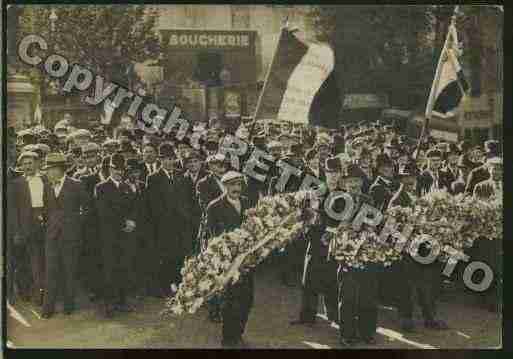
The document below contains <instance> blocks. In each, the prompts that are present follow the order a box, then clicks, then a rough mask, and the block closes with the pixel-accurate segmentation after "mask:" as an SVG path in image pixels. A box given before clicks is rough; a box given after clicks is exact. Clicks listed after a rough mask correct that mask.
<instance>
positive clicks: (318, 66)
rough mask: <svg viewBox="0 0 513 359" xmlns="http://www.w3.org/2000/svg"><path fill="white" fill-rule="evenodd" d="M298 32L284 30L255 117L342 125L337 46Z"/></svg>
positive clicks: (336, 126) (322, 124) (323, 125)
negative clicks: (336, 60)
mask: <svg viewBox="0 0 513 359" xmlns="http://www.w3.org/2000/svg"><path fill="white" fill-rule="evenodd" d="M294 32H295V30H289V29H288V28H287V27H284V28H283V29H282V31H281V34H280V38H279V40H278V46H277V48H276V51H275V53H274V56H273V59H272V62H271V65H270V67H269V70H268V71H267V75H266V78H265V82H264V86H263V89H262V92H261V94H260V98H259V100H258V104H257V109H256V113H255V117H254V118H255V120H256V121H258V120H262V119H272V120H274V119H276V120H278V121H288V122H292V123H303V124H310V125H314V126H322V127H328V128H338V127H339V126H338V115H339V113H340V109H341V107H342V99H341V95H340V91H339V89H338V86H337V81H336V78H335V73H334V72H333V69H334V67H335V54H334V52H333V49H332V48H331V47H330V46H329V45H327V44H322V43H310V42H307V41H304V40H301V39H299V38H298V37H297V36H296V35H295V34H294Z"/></svg>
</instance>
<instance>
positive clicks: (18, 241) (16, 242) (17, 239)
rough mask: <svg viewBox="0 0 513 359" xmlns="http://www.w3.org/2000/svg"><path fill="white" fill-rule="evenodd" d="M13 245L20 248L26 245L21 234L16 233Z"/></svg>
mask: <svg viewBox="0 0 513 359" xmlns="http://www.w3.org/2000/svg"><path fill="white" fill-rule="evenodd" d="M13 243H14V245H15V246H20V245H22V244H23V243H24V241H23V236H22V235H21V234H19V233H16V234H15V235H14V237H13Z"/></svg>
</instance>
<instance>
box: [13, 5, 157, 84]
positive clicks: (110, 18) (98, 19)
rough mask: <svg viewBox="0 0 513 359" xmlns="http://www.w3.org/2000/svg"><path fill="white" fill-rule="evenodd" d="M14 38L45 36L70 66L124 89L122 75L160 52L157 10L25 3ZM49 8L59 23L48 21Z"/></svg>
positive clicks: (129, 6) (124, 75)
mask: <svg viewBox="0 0 513 359" xmlns="http://www.w3.org/2000/svg"><path fill="white" fill-rule="evenodd" d="M22 9H23V11H22V15H21V17H20V31H18V39H21V38H22V37H23V36H25V35H27V34H28V33H33V34H38V35H40V36H42V37H44V38H45V39H46V40H47V41H48V43H49V44H51V47H52V48H53V50H54V51H55V52H57V53H59V54H61V55H63V56H65V57H66V58H67V60H68V61H69V62H70V63H78V64H80V65H81V66H86V67H88V68H89V69H91V70H92V71H94V72H95V74H98V75H103V76H105V77H106V78H107V79H108V80H111V81H115V82H117V83H119V84H120V85H125V86H126V85H128V83H127V81H126V80H127V78H126V74H127V73H129V72H130V68H131V66H133V64H134V63H136V62H144V61H146V60H149V59H155V58H157V57H158V55H159V53H160V44H159V38H158V35H157V33H156V31H155V25H156V20H157V13H156V10H155V9H153V8H151V7H149V6H144V5H79V6H77V5H73V6H71V5H70V6H66V5H59V6H53V7H52V6H48V5H26V6H23V7H22ZM52 9H53V10H54V11H55V15H57V20H55V21H54V26H53V29H52V22H51V21H50V15H51V13H52Z"/></svg>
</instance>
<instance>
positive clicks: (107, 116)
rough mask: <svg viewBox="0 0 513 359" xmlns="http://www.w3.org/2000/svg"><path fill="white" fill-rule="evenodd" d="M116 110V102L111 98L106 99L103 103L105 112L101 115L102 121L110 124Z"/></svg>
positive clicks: (104, 123) (103, 123)
mask: <svg viewBox="0 0 513 359" xmlns="http://www.w3.org/2000/svg"><path fill="white" fill-rule="evenodd" d="M114 110H115V107H114V104H113V103H112V102H111V101H110V100H105V102H104V104H103V113H102V114H101V115H100V123H101V124H102V125H110V123H111V121H112V114H113V113H114Z"/></svg>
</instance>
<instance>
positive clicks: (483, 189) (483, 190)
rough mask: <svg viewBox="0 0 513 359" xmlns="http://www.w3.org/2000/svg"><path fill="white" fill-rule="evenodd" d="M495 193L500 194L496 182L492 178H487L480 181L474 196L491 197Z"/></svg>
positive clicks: (480, 197)
mask: <svg viewBox="0 0 513 359" xmlns="http://www.w3.org/2000/svg"><path fill="white" fill-rule="evenodd" d="M495 195H500V194H499V193H497V189H496V185H495V182H494V181H493V180H492V179H487V180H486V181H482V182H479V183H478V184H477V185H476V187H475V188H474V193H473V196H474V197H476V198H479V199H489V198H491V197H493V196H495Z"/></svg>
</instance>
